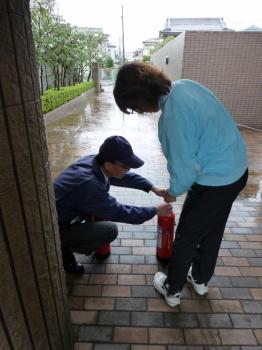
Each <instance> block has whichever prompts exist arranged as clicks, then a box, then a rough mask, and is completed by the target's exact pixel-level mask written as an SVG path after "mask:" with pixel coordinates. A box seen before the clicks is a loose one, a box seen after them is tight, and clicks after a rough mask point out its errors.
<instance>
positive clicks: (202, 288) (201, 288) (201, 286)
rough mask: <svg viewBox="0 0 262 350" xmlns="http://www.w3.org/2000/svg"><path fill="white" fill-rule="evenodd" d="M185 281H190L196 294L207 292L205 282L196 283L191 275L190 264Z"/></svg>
mask: <svg viewBox="0 0 262 350" xmlns="http://www.w3.org/2000/svg"><path fill="white" fill-rule="evenodd" d="M187 282H189V283H191V284H192V286H193V288H194V290H195V292H196V293H197V294H198V295H204V294H207V293H208V286H207V284H205V283H196V281H195V280H194V278H193V276H192V266H190V269H189V271H188V274H187Z"/></svg>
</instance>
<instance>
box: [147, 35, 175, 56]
mask: <svg viewBox="0 0 262 350" xmlns="http://www.w3.org/2000/svg"><path fill="white" fill-rule="evenodd" d="M174 38H175V36H167V37H166V38H165V39H163V40H162V41H159V42H158V43H157V44H156V45H155V46H154V48H153V49H151V50H150V54H151V55H152V54H153V53H154V52H156V51H158V50H159V49H161V47H163V46H165V45H166V44H167V43H168V42H169V41H170V40H173V39H174Z"/></svg>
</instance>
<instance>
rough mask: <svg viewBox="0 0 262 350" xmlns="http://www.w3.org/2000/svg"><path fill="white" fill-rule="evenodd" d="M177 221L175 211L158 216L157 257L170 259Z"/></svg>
mask: <svg viewBox="0 0 262 350" xmlns="http://www.w3.org/2000/svg"><path fill="white" fill-rule="evenodd" d="M175 223H176V222H175V213H172V214H170V215H169V216H158V217H157V245H156V257H157V258H159V259H162V260H168V259H169V258H170V257H171V253H172V246H173V239H174V227H175Z"/></svg>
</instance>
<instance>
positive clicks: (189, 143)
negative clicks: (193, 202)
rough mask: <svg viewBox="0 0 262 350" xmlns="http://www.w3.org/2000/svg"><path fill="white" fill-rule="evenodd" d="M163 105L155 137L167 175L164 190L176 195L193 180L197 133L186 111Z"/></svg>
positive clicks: (195, 171)
mask: <svg viewBox="0 0 262 350" xmlns="http://www.w3.org/2000/svg"><path fill="white" fill-rule="evenodd" d="M170 107H171V106H167V110H166V111H165V113H164V115H163V119H162V120H160V124H159V140H160V143H161V146H162V150H163V153H164V155H165V157H166V159H167V169H168V172H169V175H170V179H169V189H168V192H169V193H170V194H171V195H173V196H179V195H181V194H182V193H184V192H186V191H187V190H188V189H189V188H190V187H191V186H192V184H193V183H194V182H195V181H196V179H197V171H198V167H197V162H196V154H197V147H198V146H197V136H196V128H195V126H194V123H193V122H190V114H189V113H190V112H188V111H185V110H183V109H179V108H178V109H176V108H175V107H174V106H173V108H172V109H171V108H170Z"/></svg>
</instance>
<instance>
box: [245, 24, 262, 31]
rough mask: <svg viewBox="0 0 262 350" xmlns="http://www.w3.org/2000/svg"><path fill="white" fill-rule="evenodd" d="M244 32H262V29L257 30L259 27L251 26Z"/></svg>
mask: <svg viewBox="0 0 262 350" xmlns="http://www.w3.org/2000/svg"><path fill="white" fill-rule="evenodd" d="M244 30H245V31H249V32H262V28H259V27H257V26H254V25H252V26H250V27H248V28H246V29H244Z"/></svg>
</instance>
